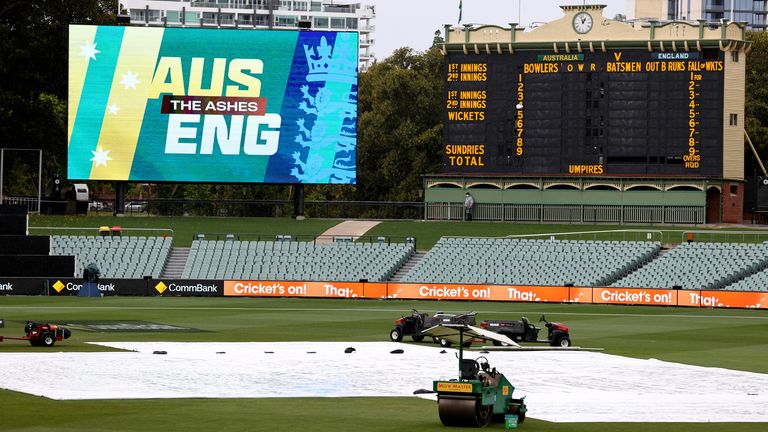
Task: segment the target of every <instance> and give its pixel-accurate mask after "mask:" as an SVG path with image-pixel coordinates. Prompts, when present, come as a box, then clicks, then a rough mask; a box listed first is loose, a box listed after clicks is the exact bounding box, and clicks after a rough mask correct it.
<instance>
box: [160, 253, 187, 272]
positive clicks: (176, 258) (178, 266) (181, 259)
mask: <svg viewBox="0 0 768 432" xmlns="http://www.w3.org/2000/svg"><path fill="white" fill-rule="evenodd" d="M188 257H189V248H188V247H186V248H185V247H175V248H171V253H169V254H168V260H167V261H166V262H165V267H163V273H162V276H161V277H162V278H163V279H181V276H182V272H183V271H184V266H185V265H186V264H187V258H188Z"/></svg>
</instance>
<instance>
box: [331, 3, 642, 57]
mask: <svg viewBox="0 0 768 432" xmlns="http://www.w3.org/2000/svg"><path fill="white" fill-rule="evenodd" d="M356 2H360V3H363V4H369V5H374V6H375V8H376V19H374V20H373V21H372V24H373V25H375V26H376V30H375V31H374V32H373V39H374V40H375V43H374V45H373V47H372V48H371V51H373V53H374V54H375V55H376V59H377V60H379V61H381V60H384V59H385V58H387V57H389V56H390V55H391V54H392V52H393V51H394V50H396V49H397V48H400V47H403V46H408V47H411V48H413V49H415V50H417V51H423V50H425V49H427V48H429V47H430V45H431V44H432V39H433V38H434V35H435V30H440V31H441V33H442V30H443V26H444V25H445V24H452V25H456V24H457V22H458V18H459V0H357V1H356ZM338 3H342V2H340V1H338ZM574 4H576V5H578V4H583V1H581V0H462V6H463V8H462V20H461V22H462V24H472V23H477V24H496V25H503V26H505V27H507V26H508V25H509V23H510V22H517V23H521V24H523V25H525V26H528V25H530V24H531V23H533V22H548V21H552V20H555V19H558V18H560V17H562V16H563V13H562V10H561V9H560V5H574ZM587 4H604V5H606V6H607V7H606V8H605V10H604V11H603V15H605V16H606V17H607V18H613V17H614V15H616V14H619V13H620V14H626V13H627V10H626V9H627V0H602V1H589V0H587Z"/></svg>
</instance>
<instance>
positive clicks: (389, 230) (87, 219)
mask: <svg viewBox="0 0 768 432" xmlns="http://www.w3.org/2000/svg"><path fill="white" fill-rule="evenodd" d="M341 222H342V220H339V219H306V220H294V219H289V218H216V217H154V216H126V217H113V216H40V215H32V216H30V226H31V227H78V228H90V229H91V231H90V234H95V233H96V231H95V229H96V228H98V227H99V226H102V225H106V226H114V225H120V226H122V227H124V228H153V229H172V230H173V236H174V246H182V247H183V246H189V245H191V243H192V238H193V236H194V235H195V234H198V233H206V234H226V233H234V234H266V235H269V236H274V235H277V234H291V235H302V236H303V235H315V236H316V235H320V234H322V233H323V232H324V231H325V230H327V229H328V228H330V227H332V226H334V225H336V224H338V223H341ZM755 228H759V227H755ZM755 228H751V227H749V228H744V227H738V228H728V229H727V231H754V230H755ZM609 230H639V231H647V232H652V233H653V234H652V235H653V239H655V240H659V241H662V242H664V243H680V242H681V241H682V239H683V231H686V230H693V231H707V232H710V233H712V234H710V235H705V234H697V240H700V241H709V240H715V238H716V236H718V237H720V240H719V241H722V239H723V234H722V232H723V231H725V230H724V229H722V228H711V227H709V228H708V227H702V226H668V225H659V226H633V225H624V226H621V225H592V224H567V225H566V224H523V223H511V222H508V223H503V222H461V221H459V222H450V221H384V222H382V223H380V224H379V225H377V226H376V227H374V228H373V229H372V230H370V231H369V232H367V233H366V235H368V236H374V237H376V236H389V237H397V238H405V237H414V238H416V244H417V248H418V249H419V250H429V249H430V248H431V247H432V246H434V244H435V243H436V242H437V241H438V240H439V239H440V237H442V236H477V237H502V236H515V235H530V234H549V233H565V232H571V233H572V232H585V231H586V232H590V231H609ZM656 232H661V234H658V235H657V234H656ZM760 232H761V234H760V235H737V234H732V235H728V236H727V240H728V241H733V242H755V241H768V230H762V231H760ZM31 233H32V234H51V233H53V234H73V235H78V234H79V235H84V234H86V232H71V231H51V230H40V229H32V231H31ZM144 235H146V233H144ZM561 238H571V239H576V240H644V239H646V238H647V236H646V232H636V233H599V234H590V233H587V234H580V235H571V236H561Z"/></svg>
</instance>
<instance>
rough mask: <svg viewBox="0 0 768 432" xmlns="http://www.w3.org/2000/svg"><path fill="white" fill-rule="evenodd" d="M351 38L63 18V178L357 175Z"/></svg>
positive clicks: (291, 179)
mask: <svg viewBox="0 0 768 432" xmlns="http://www.w3.org/2000/svg"><path fill="white" fill-rule="evenodd" d="M357 37H358V36H357V33H354V32H299V31H277V30H274V31H273V30H221V29H190V28H146V27H107V26H80V25H73V26H70V31H69V121H68V126H69V131H68V133H69V137H68V143H69V149H68V177H69V178H70V179H82V180H128V181H179V182H227V183H230V182H232V183H241V182H247V183H259V182H264V183H341V184H344V183H346V184H354V183H355V181H356V147H357V126H356V123H357V53H358V48H357V46H358V41H357Z"/></svg>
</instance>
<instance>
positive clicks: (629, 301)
mask: <svg viewBox="0 0 768 432" xmlns="http://www.w3.org/2000/svg"><path fill="white" fill-rule="evenodd" d="M677 293H678V291H677V290H667V289H649V288H592V303H595V304H601V303H602V304H625V305H653V306H677Z"/></svg>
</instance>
